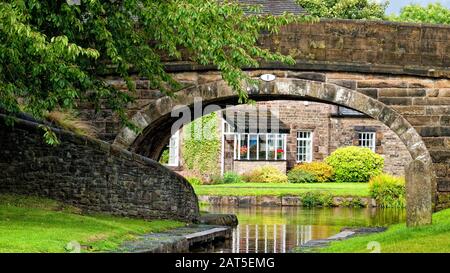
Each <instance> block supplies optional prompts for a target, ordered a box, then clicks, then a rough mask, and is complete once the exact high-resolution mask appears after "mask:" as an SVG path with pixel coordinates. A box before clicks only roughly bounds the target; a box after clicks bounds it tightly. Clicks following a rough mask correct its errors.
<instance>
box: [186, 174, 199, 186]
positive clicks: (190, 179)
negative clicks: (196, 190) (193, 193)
mask: <svg viewBox="0 0 450 273" xmlns="http://www.w3.org/2000/svg"><path fill="white" fill-rule="evenodd" d="M186 180H187V181H188V182H189V183H190V184H191V185H193V186H194V185H202V184H203V181H202V180H201V179H200V178H198V177H195V176H191V177H186Z"/></svg>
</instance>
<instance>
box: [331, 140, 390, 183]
mask: <svg viewBox="0 0 450 273" xmlns="http://www.w3.org/2000/svg"><path fill="white" fill-rule="evenodd" d="M325 162H326V163H328V164H329V165H330V166H332V167H333V169H334V173H335V180H336V182H369V180H370V178H372V177H374V176H377V175H379V174H381V173H382V171H383V167H384V158H383V157H381V156H380V155H378V154H376V153H374V152H373V151H372V150H370V149H369V148H362V147H356V146H349V147H343V148H339V149H337V150H336V151H334V152H333V153H332V154H331V155H330V156H328V157H327V158H326V159H325Z"/></svg>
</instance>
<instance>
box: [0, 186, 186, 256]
mask: <svg viewBox="0 0 450 273" xmlns="http://www.w3.org/2000/svg"><path fill="white" fill-rule="evenodd" d="M183 225H184V224H183V223H181V222H176V221H144V220H139V219H129V218H123V217H113V216H107V215H81V214H80V211H79V210H78V209H76V208H74V207H70V206H66V205H63V204H61V203H59V202H56V201H53V200H50V199H45V198H37V197H26V196H16V195H0V252H67V251H69V249H67V248H66V247H67V244H68V243H69V242H71V241H77V242H79V243H80V244H81V246H82V251H108V250H113V249H115V248H116V247H118V246H119V245H120V244H121V243H122V242H123V241H126V240H132V239H133V238H135V237H136V235H139V234H144V233H150V232H159V231H163V230H167V229H171V228H175V227H179V226H183Z"/></svg>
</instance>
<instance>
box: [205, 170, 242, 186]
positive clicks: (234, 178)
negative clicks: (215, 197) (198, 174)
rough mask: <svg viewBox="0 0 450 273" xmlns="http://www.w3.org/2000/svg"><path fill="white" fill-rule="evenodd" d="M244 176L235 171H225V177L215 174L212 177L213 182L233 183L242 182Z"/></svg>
mask: <svg viewBox="0 0 450 273" xmlns="http://www.w3.org/2000/svg"><path fill="white" fill-rule="evenodd" d="M241 182H242V177H241V176H240V175H239V174H238V173H235V172H225V173H224V174H223V177H221V176H215V177H213V179H212V183H213V184H233V183H241Z"/></svg>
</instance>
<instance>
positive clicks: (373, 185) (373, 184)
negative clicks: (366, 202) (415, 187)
mask: <svg viewBox="0 0 450 273" xmlns="http://www.w3.org/2000/svg"><path fill="white" fill-rule="evenodd" d="M369 192H370V196H371V197H372V198H374V199H375V200H376V201H377V205H378V206H380V207H383V208H404V207H405V205H406V198H405V195H406V189H405V179H404V178H403V177H395V176H391V175H388V174H381V175H378V176H375V177H373V178H372V179H370V184H369Z"/></svg>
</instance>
